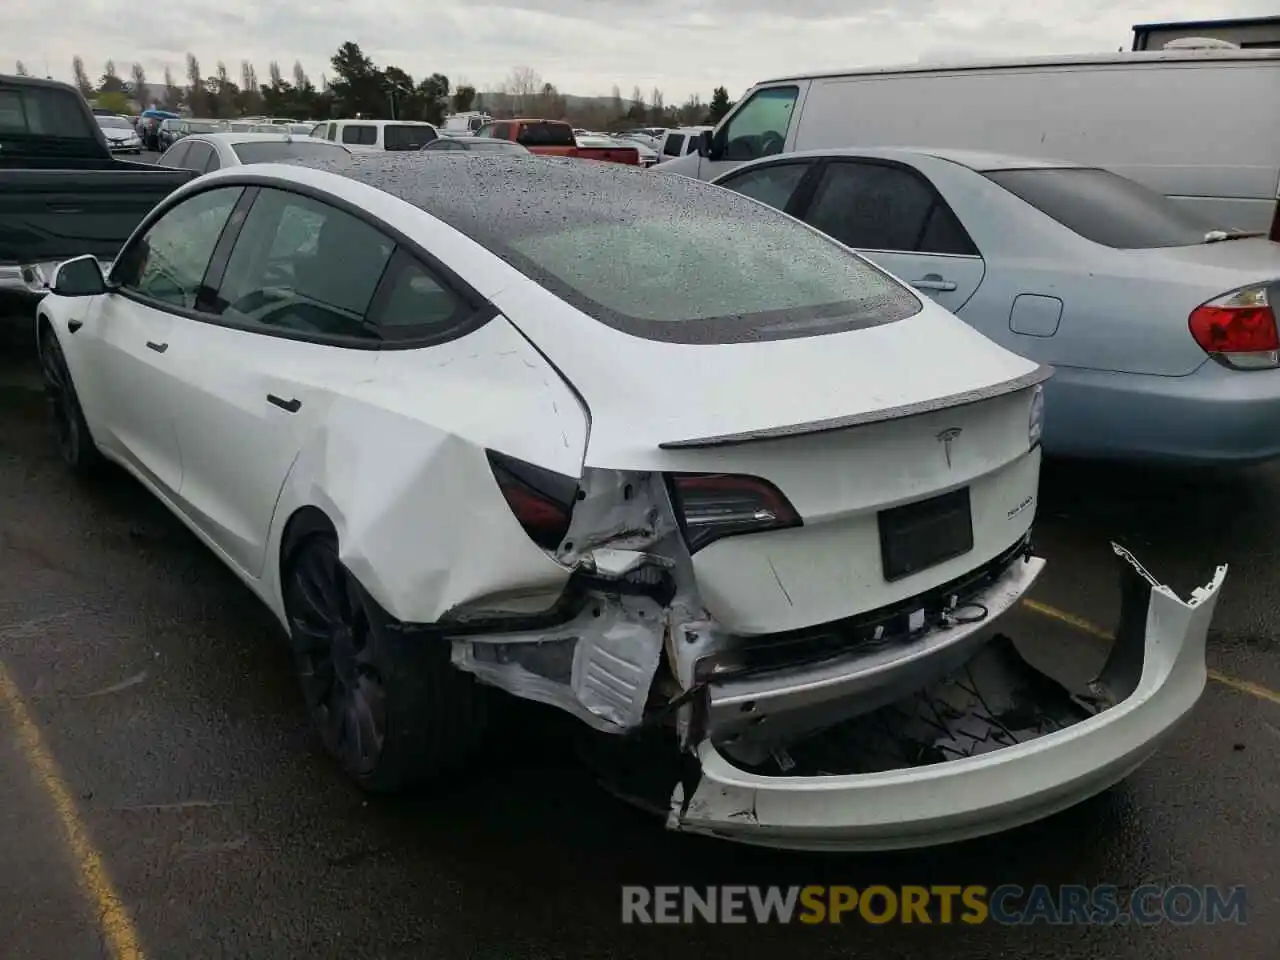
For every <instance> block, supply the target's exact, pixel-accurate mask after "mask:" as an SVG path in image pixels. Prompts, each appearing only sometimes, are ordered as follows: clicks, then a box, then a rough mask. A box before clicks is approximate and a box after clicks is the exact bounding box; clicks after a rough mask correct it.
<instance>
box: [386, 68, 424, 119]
mask: <svg viewBox="0 0 1280 960" xmlns="http://www.w3.org/2000/svg"><path fill="white" fill-rule="evenodd" d="M382 86H383V89H384V90H385V91H386V98H387V115H388V116H389V117H391V119H393V120H417V119H418V116H419V114H421V113H422V104H421V102H420V98H419V96H418V91H417V89H416V88H415V87H414V84H413V77H412V76H411V75H410V74H409V73H408V72H406V71H404V70H401V69H400V68H399V67H386V68H385V69H383V71H382Z"/></svg>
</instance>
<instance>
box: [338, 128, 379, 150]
mask: <svg viewBox="0 0 1280 960" xmlns="http://www.w3.org/2000/svg"><path fill="white" fill-rule="evenodd" d="M342 142H343V143H354V144H358V145H359V146H362V147H372V146H374V145H376V144H377V142H378V128H377V127H372V126H370V125H369V124H367V123H348V124H347V125H346V126H345V127H343V128H342Z"/></svg>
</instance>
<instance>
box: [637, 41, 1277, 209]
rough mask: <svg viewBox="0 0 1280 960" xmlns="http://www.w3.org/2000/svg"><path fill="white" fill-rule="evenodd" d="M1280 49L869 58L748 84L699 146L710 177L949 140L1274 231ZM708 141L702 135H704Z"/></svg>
mask: <svg viewBox="0 0 1280 960" xmlns="http://www.w3.org/2000/svg"><path fill="white" fill-rule="evenodd" d="M1277 104H1280V50H1239V51H1237V50H1176V51H1174V50H1169V51H1156V52H1150V53H1146V52H1142V53H1116V54H1106V55H1086V56H1076V57H1040V58H1034V59H1022V60H1006V61H990V62H981V63H970V64H955V63H952V64H945V65H937V64H935V65H926V64H917V65H915V66H909V67H898V68H882V69H864V70H857V71H850V72H847V73H820V74H810V75H807V76H795V77H784V78H780V79H778V80H770V81H768V82H766V83H760V84H757V85H756V86H754V87H752V88H751V90H749V91H748V92H747V94H746V96H744V97H743V98H742V99H741V100H740V101H739V102H738V104H737V106H736V107H735V108H734V110H733V111H732V112H731V113H729V114H728V115H727V116H726V117H725V118H724V119H723V120H721V121H720V124H719V126H717V127H716V129H715V132H714V133H713V134H712V135H711V136H710V138H705V137H704V138H703V145H704V146H703V151H705V152H708V153H709V156H702V155H701V153H702V152H703V151H700V152H699V153H696V154H694V155H691V156H686V157H680V158H678V159H673V160H671V161H669V162H667V163H663V164H661V165H660V166H659V167H658V169H660V170H663V171H667V172H671V173H681V174H685V175H686V176H691V177H697V178H699V179H702V180H710V179H712V178H713V177H716V176H719V175H720V174H721V173H724V172H725V171H726V170H730V169H732V168H733V167H735V166H737V165H738V164H740V163H744V162H746V161H747V160H754V159H756V158H758V157H762V156H768V155H770V154H774V153H782V152H790V151H793V150H813V149H817V148H824V147H855V146H857V147H874V146H898V147H906V146H916V147H954V148H965V149H975V150H986V151H996V152H1000V153H1010V154H1020V155H1023V156H1035V157H1039V156H1043V157H1054V158H1059V159H1063V160H1074V161H1075V162H1077V163H1085V164H1090V165H1095V166H1100V167H1106V168H1108V169H1110V170H1113V171H1114V172H1116V173H1119V174H1121V175H1123V176H1126V177H1130V178H1132V179H1134V180H1137V181H1139V182H1140V183H1145V184H1146V185H1147V186H1149V187H1151V188H1153V189H1155V190H1158V191H1159V192H1161V193H1164V194H1166V195H1168V196H1170V197H1174V198H1175V199H1178V200H1181V201H1184V202H1185V203H1187V204H1188V205H1189V206H1193V207H1195V208H1197V209H1199V210H1200V211H1201V212H1202V213H1203V214H1204V215H1206V216H1207V217H1208V218H1209V219H1210V220H1212V221H1213V222H1214V223H1216V224H1219V225H1221V226H1222V227H1224V228H1228V227H1235V228H1238V229H1242V230H1263V231H1265V230H1268V229H1269V228H1270V227H1271V225H1272V219H1273V217H1275V218H1277V221H1278V222H1277V224H1276V226H1277V229H1280V202H1278V197H1280V106H1277ZM708 139H709V140H710V143H709V144H708V143H707V140H708Z"/></svg>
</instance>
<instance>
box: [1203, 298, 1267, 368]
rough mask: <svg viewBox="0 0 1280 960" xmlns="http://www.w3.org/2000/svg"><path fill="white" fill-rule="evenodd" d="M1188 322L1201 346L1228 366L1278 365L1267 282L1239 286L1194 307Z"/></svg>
mask: <svg viewBox="0 0 1280 960" xmlns="http://www.w3.org/2000/svg"><path fill="white" fill-rule="evenodd" d="M1277 286H1280V285H1277ZM1187 323H1188V326H1189V327H1190V329H1191V336H1193V337H1194V338H1195V341H1196V343H1198V344H1199V345H1200V348H1201V349H1202V350H1204V352H1205V353H1207V354H1209V356H1211V357H1213V358H1214V359H1215V360H1218V361H1220V362H1222V363H1224V364H1226V365H1227V366H1229V367H1234V368H1236V369H1237V370H1260V369H1270V368H1273V367H1277V366H1280V334H1277V332H1276V315H1275V311H1274V310H1273V309H1272V306H1271V294H1270V293H1269V292H1268V287H1267V285H1266V284H1256V285H1254V286H1250V287H1241V288H1240V289H1239V290H1234V291H1232V292H1231V293H1228V294H1225V295H1223V296H1221V297H1219V298H1218V299H1216V300H1210V301H1209V302H1208V303H1206V304H1204V305H1203V306H1200V307H1196V309H1195V310H1193V311H1192V312H1191V316H1190V318H1189V319H1188V321H1187Z"/></svg>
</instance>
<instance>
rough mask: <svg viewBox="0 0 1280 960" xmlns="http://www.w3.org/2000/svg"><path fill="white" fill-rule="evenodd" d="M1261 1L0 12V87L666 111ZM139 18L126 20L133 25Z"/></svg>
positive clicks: (351, 0) (80, 1)
mask: <svg viewBox="0 0 1280 960" xmlns="http://www.w3.org/2000/svg"><path fill="white" fill-rule="evenodd" d="M1275 7H1276V4H1275V0H1200V2H1196V3H1192V2H1187V0H1174V2H1172V3H1169V2H1158V0H1110V2H1108V0H1074V2H1066V0H1056V2H1055V0H1034V2H1027V0H1024V2H1021V3H1015V2H1011V0H946V2H943V0H645V2H637V0H469V2H468V0H433V2H430V3H424V2H422V0H377V2H374V0H162V2H160V3H148V4H143V5H141V6H139V7H133V6H131V5H130V4H127V3H120V2H118V0H112V2H107V0H3V9H4V14H3V20H4V27H3V29H2V30H0V73H9V72H11V71H13V69H14V64H15V61H17V60H22V61H23V63H24V64H25V65H26V67H27V69H28V70H29V71H30V72H31V73H33V74H38V75H44V74H45V73H46V72H47V73H49V74H51V75H52V76H53V77H54V78H55V79H64V80H69V79H70V77H71V58H72V57H73V56H74V55H76V54H79V55H80V56H82V57H83V58H84V60H85V65H86V68H87V69H88V72H89V74H90V76H91V77H92V78H94V79H95V80H96V79H97V77H98V76H99V75H100V74H101V73H102V69H103V63H104V62H105V61H106V60H107V59H108V58H111V59H114V60H115V62H116V65H117V68H118V72H119V73H120V74H121V76H122V77H123V76H127V75H128V72H129V65H130V64H132V63H134V62H135V61H136V62H140V63H141V64H142V65H143V66H144V68H145V69H146V71H147V77H148V79H149V80H152V81H159V80H160V78H161V75H162V73H163V70H164V67H165V65H166V64H168V65H169V66H170V67H172V68H173V71H174V74H175V76H177V77H179V78H181V77H182V76H183V74H184V72H185V67H184V62H185V54H186V52H187V51H191V52H192V53H194V54H195V55H196V56H197V57H198V58H199V60H200V64H201V68H202V72H203V73H204V74H205V75H206V76H208V75H209V74H212V73H213V72H214V67H215V64H216V63H217V61H218V60H222V61H224V62H225V63H226V65H227V68H228V70H229V71H230V73H231V74H232V76H233V77H235V78H236V79H237V80H238V79H239V74H240V62H241V60H245V59H248V60H250V61H252V62H253V63H254V64H255V66H256V67H257V72H258V76H259V78H262V79H265V77H266V74H267V64H268V63H269V62H270V61H271V60H273V59H274V60H278V61H279V62H280V65H281V67H282V69H283V70H284V72H285V75H286V76H288V74H289V71H290V69H291V67H292V64H293V61H294V60H301V61H302V64H303V66H304V67H305V68H306V70H307V72H308V74H309V75H310V76H311V78H312V79H313V80H314V81H317V82H318V80H319V77H320V74H321V73H323V72H326V71H328V70H329V57H330V56H332V54H333V52H334V50H335V49H337V47H338V45H339V44H341V43H342V42H344V41H346V40H354V41H356V42H357V43H359V44H360V46H361V47H362V48H363V49H364V51H365V53H366V54H368V55H369V56H371V57H372V58H373V59H374V62H375V63H377V64H378V65H379V66H386V65H388V64H394V65H396V66H398V67H401V68H402V69H404V70H407V71H408V72H409V73H411V74H412V75H413V76H414V77H415V78H418V77H420V76H423V75H425V74H429V73H432V72H435V71H439V72H441V73H444V74H446V75H447V76H448V77H449V78H450V80H451V81H453V82H454V83H455V84H457V83H458V82H459V81H460V80H462V81H467V82H470V83H472V84H474V85H476V86H479V87H480V88H481V89H493V88H494V87H495V86H496V85H497V84H499V83H501V82H502V80H503V78H504V77H505V76H506V74H507V73H508V72H509V71H510V69H511V68H512V67H513V66H516V65H526V66H529V67H532V68H533V69H534V70H536V71H537V72H538V73H539V74H540V75H541V76H542V78H543V79H544V80H549V81H551V82H552V83H554V84H556V85H557V86H558V87H559V88H560V89H561V90H562V91H564V92H566V93H574V94H579V95H595V94H600V95H606V94H608V93H609V91H610V88H611V87H612V86H613V84H615V83H616V84H618V86H619V87H620V88H621V89H622V93H623V96H627V95H628V94H629V93H630V91H631V88H632V87H633V86H635V85H637V84H638V85H639V86H640V87H641V89H642V90H643V91H644V93H645V96H646V97H647V96H648V95H649V91H650V90H651V89H652V88H653V87H655V86H656V87H658V88H659V89H660V90H662V92H663V94H664V95H665V98H666V101H667V103H672V102H678V101H680V100H683V99H684V98H685V97H686V96H688V95H689V94H691V93H695V92H696V93H698V94H700V95H701V96H702V97H703V99H704V100H705V99H707V98H708V97H709V95H710V93H711V90H712V88H713V87H715V86H717V85H720V84H723V85H725V86H726V87H728V88H729V93H730V96H732V97H735V98H736V97H737V96H738V94H739V93H741V92H742V91H743V90H745V89H746V88H747V87H749V86H750V85H751V84H752V83H754V82H756V81H758V80H762V79H767V78H769V77H771V76H776V75H779V74H785V73H790V72H799V71H810V70H819V69H824V68H841V67H851V66H859V65H864V64H885V63H912V62H916V61H918V60H920V59H922V58H925V59H933V58H938V57H948V58H949V57H955V56H970V55H985V56H993V55H994V56H1021V55H1032V54H1051V53H1081V52H1108V51H1114V50H1117V49H1119V48H1121V47H1124V48H1125V49H1128V47H1129V45H1130V43H1131V40H1132V30H1131V28H1132V26H1133V24H1135V23H1141V22H1148V21H1155V20H1184V19H1211V18H1217V17H1235V16H1256V15H1263V14H1271V13H1275V12H1276V9H1275ZM135 10H136V11H140V12H141V13H142V16H141V18H137V19H135V18H134V17H133V16H132V14H133V11H135Z"/></svg>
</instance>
